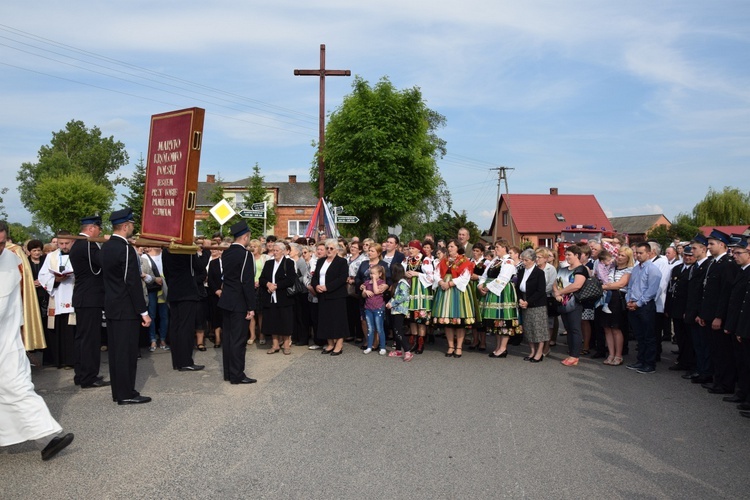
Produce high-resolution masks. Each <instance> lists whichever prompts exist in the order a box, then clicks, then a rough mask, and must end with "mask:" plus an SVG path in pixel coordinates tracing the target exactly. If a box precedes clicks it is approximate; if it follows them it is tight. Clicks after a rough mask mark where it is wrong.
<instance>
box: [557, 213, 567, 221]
mask: <svg viewBox="0 0 750 500" xmlns="http://www.w3.org/2000/svg"><path fill="white" fill-rule="evenodd" d="M555 219H557V222H565V217H563V214H561V213H556V214H555Z"/></svg>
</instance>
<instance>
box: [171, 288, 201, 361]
mask: <svg viewBox="0 0 750 500" xmlns="http://www.w3.org/2000/svg"><path fill="white" fill-rule="evenodd" d="M199 306H200V303H199V302H197V301H189V300H183V301H179V302H170V303H169V347H170V348H171V349H172V368H174V369H175V370H177V369H179V368H182V367H184V366H192V365H194V364H195V363H194V362H193V345H194V339H195V317H196V311H197V308H198V307H199Z"/></svg>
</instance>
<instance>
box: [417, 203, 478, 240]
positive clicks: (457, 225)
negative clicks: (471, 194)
mask: <svg viewBox="0 0 750 500" xmlns="http://www.w3.org/2000/svg"><path fill="white" fill-rule="evenodd" d="M462 227H465V228H466V229H468V230H469V241H471V242H477V241H479V240H480V239H481V236H482V232H481V231H480V230H479V226H477V225H476V223H475V222H472V221H470V220H469V219H468V216H467V215H466V211H465V210H462V211H461V213H458V212H456V211H455V210H451V212H450V213H448V212H445V213H442V214H440V215H439V216H438V217H437V219H436V220H435V221H434V222H432V223H430V224H426V226H425V231H424V232H426V233H432V234H434V235H435V242H436V243H437V241H438V240H445V242H446V243H447V242H448V240H450V239H454V238H457V237H458V230H459V229H461V228H462Z"/></svg>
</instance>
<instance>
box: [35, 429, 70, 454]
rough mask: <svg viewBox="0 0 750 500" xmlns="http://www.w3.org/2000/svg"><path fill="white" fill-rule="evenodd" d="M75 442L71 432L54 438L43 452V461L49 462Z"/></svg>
mask: <svg viewBox="0 0 750 500" xmlns="http://www.w3.org/2000/svg"><path fill="white" fill-rule="evenodd" d="M72 442H73V433H72V432H69V433H67V434H65V435H64V436H57V437H54V438H52V441H50V442H49V444H47V446H45V447H44V449H43V450H42V460H49V459H50V458H52V457H54V456H55V455H57V454H58V453H60V452H61V451H62V450H64V449H65V448H66V447H67V446H68V445H69V444H70V443H72Z"/></svg>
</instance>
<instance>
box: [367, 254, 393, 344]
mask: <svg viewBox="0 0 750 500" xmlns="http://www.w3.org/2000/svg"><path fill="white" fill-rule="evenodd" d="M394 267H399V266H394ZM364 285H365V290H364V292H362V297H364V299H365V319H366V320H367V349H365V350H364V351H362V352H363V353H364V354H370V353H371V352H372V343H373V341H374V340H375V332H376V331H377V333H378V339H379V341H380V352H379V353H378V354H380V355H381V356H385V354H386V351H385V333H384V329H383V314H385V301H384V300H383V292H385V291H386V290H387V289H388V285H387V284H386V283H385V269H383V266H374V267H372V268H370V279H368V280H367V281H365V284H364Z"/></svg>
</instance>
